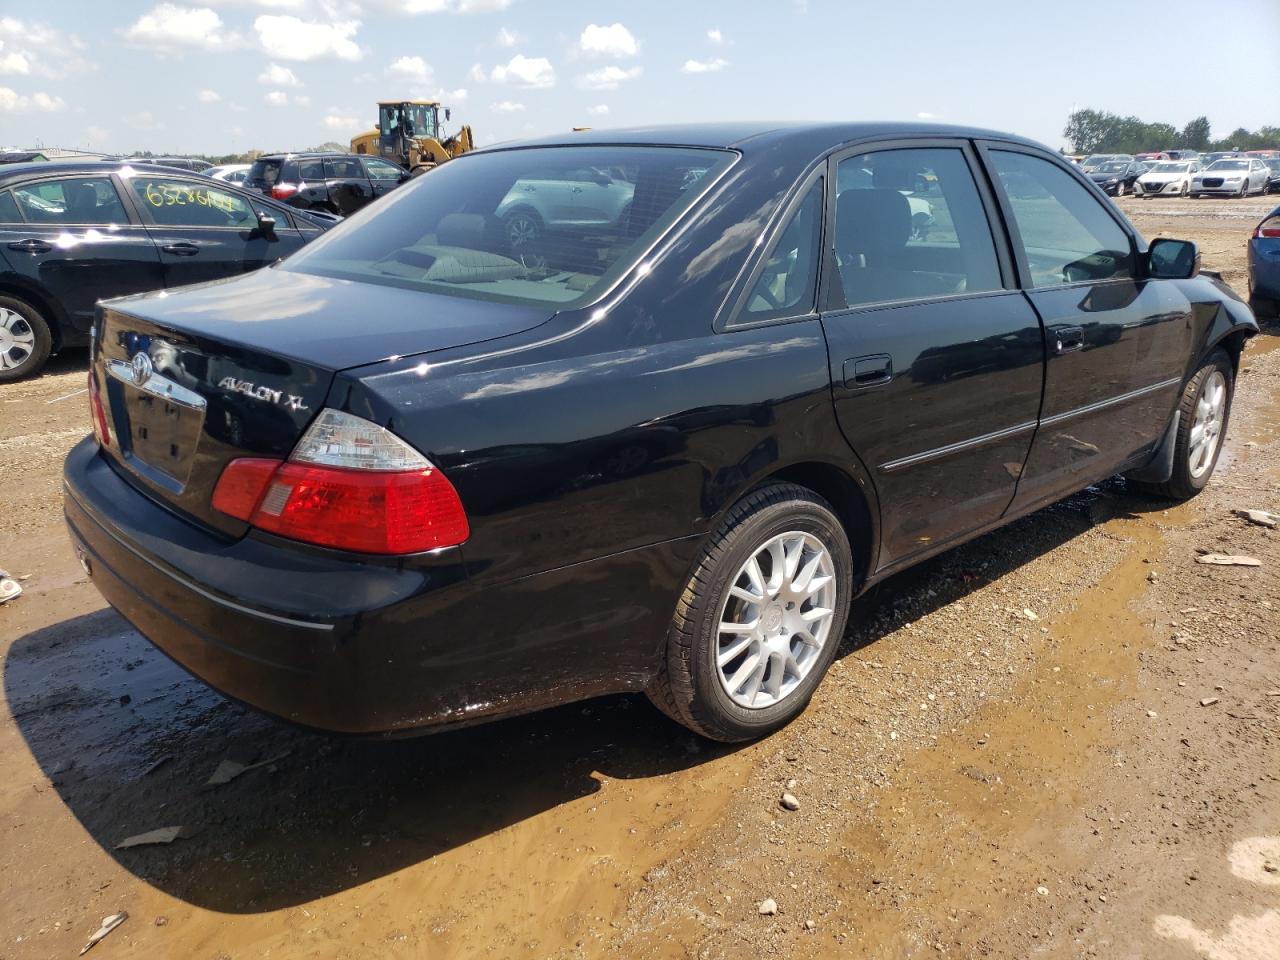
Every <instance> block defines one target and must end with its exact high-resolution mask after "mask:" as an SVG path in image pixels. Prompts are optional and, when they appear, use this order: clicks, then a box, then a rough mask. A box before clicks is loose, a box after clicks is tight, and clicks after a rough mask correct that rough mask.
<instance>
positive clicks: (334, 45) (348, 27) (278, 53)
mask: <svg viewBox="0 0 1280 960" xmlns="http://www.w3.org/2000/svg"><path fill="white" fill-rule="evenodd" d="M253 29H254V30H256V31H257V33H258V42H259V43H260V44H262V48H263V49H264V50H266V51H267V53H268V54H270V55H271V56H273V57H278V58H279V59H281V60H319V59H321V58H323V57H337V58H338V59H340V60H359V59H360V57H361V56H362V55H363V54H362V52H361V50H360V47H359V45H358V44H357V43H356V41H355V36H356V33H357V31H359V29H360V21H359V20H343V21H335V22H333V23H315V22H313V21H310V20H302V19H299V18H298V17H292V16H276V15H271V14H263V15H262V16H260V17H258V19H256V20H254V21H253Z"/></svg>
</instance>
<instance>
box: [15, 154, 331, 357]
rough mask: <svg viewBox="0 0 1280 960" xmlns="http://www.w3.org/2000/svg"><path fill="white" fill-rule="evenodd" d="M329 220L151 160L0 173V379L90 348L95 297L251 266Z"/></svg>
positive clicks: (297, 243)
mask: <svg viewBox="0 0 1280 960" xmlns="http://www.w3.org/2000/svg"><path fill="white" fill-rule="evenodd" d="M336 222H337V218H335V217H331V216H328V215H324V214H309V213H300V212H299V211H296V210H295V211H291V210H290V209H289V208H287V207H285V206H284V205H283V204H280V203H275V202H272V201H270V200H264V199H263V198H262V197H260V196H258V195H257V194H256V193H250V192H248V191H245V190H241V189H239V188H238V187H233V186H231V185H230V184H225V183H219V182H217V181H214V180H210V179H209V178H208V177H203V176H200V175H199V174H194V173H186V172H183V171H180V170H169V169H167V168H159V167H154V166H150V165H146V166H140V165H135V164H131V163H123V162H121V163H113V162H103V161H100V160H91V161H53V162H49V163H26V164H12V165H9V166H4V167H0V381H5V380H16V379H18V378H19V377H24V376H27V375H29V374H32V373H35V372H36V371H37V370H39V369H40V367H41V366H43V365H44V362H45V360H46V359H47V358H48V356H49V354H50V353H51V352H56V351H58V350H61V349H62V348H63V347H70V346H77V345H82V344H85V343H87V342H88V340H89V328H90V327H91V326H92V324H93V313H94V306H95V304H96V303H97V302H98V301H99V300H101V299H103V298H106V297H118V296H121V295H123V294H129V293H138V292H141V291H144V290H158V289H161V288H173V287H177V286H181V285H183V284H187V283H196V282H198V281H201V280H216V279H218V278H220V277H226V276H230V275H232V274H236V273H244V272H245V271H248V270H256V269H257V268H258V267H261V266H264V265H266V264H268V263H273V262H274V261H276V260H279V259H280V258H281V257H285V256H288V255H289V254H290V253H293V252H294V251H295V250H297V249H298V248H300V247H301V246H302V245H303V244H304V243H306V242H307V240H309V239H311V238H312V237H315V236H318V235H319V234H320V232H321V231H323V230H325V229H327V228H328V227H330V226H332V225H333V224H334V223H336Z"/></svg>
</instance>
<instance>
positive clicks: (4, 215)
mask: <svg viewBox="0 0 1280 960" xmlns="http://www.w3.org/2000/svg"><path fill="white" fill-rule="evenodd" d="M21 222H22V214H20V213H19V212H18V204H17V202H16V201H14V199H13V194H11V193H9V191H8V190H6V191H5V192H4V193H0V223H21Z"/></svg>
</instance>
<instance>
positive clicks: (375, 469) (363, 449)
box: [213, 410, 470, 554]
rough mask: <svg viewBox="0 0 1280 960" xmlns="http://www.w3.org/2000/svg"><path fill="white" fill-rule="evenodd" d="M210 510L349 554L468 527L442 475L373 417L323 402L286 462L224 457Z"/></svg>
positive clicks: (439, 538) (411, 547)
mask: <svg viewBox="0 0 1280 960" xmlns="http://www.w3.org/2000/svg"><path fill="white" fill-rule="evenodd" d="M213 506H214V509H216V510H219V511H221V512H222V513H225V514H227V515H228V516H232V517H236V518H237V519H240V520H244V521H245V522H246V523H248V524H250V525H251V526H253V527H256V528H258V529H259V530H264V531H266V532H268V533H274V534H276V535H277V536H281V537H287V538H289V539H291V540H300V541H303V542H304V543H312V544H316V545H318V546H323V547H333V548H335V549H339V550H350V551H353V552H356V553H377V554H406V553H421V552H423V551H425V550H435V549H438V548H440V547H452V546H456V545H458V544H460V543H462V542H463V541H465V540H466V539H467V537H468V536H469V535H470V526H469V523H468V521H467V515H466V511H465V510H463V507H462V502H461V500H459V499H458V493H457V491H456V490H455V489H454V487H453V484H452V483H450V482H449V480H448V478H447V477H445V475H444V474H443V473H441V472H440V470H438V469H437V468H436V467H435V466H434V465H433V464H432V463H431V462H430V461H429V460H427V458H426V457H424V456H422V454H420V453H418V451H417V450H414V449H413V448H412V447H410V446H409V445H408V444H407V443H405V442H404V441H403V440H401V439H400V438H399V437H397V436H395V434H393V433H391V432H390V431H388V430H385V429H383V428H382V427H380V426H378V425H377V424H376V423H371V422H369V421H368V420H363V419H361V418H360V417H355V416H352V415H351V414H348V413H342V412H341V411H338V410H324V411H323V412H322V413H321V414H320V416H319V417H317V418H316V421H315V422H314V423H313V424H312V425H311V427H310V428H309V429H308V430H307V432H306V434H304V435H303V437H302V439H301V440H300V441H299V442H298V446H297V447H296V448H295V449H294V451H293V454H292V456H291V457H290V458H289V460H287V461H281V460H273V459H263V458H256V457H246V458H241V459H237V460H233V461H231V462H230V463H229V464H227V466H226V468H225V469H224V470H223V471H222V475H221V476H220V477H219V478H218V485H217V487H216V488H215V489H214V492H213Z"/></svg>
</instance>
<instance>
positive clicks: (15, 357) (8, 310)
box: [0, 297, 53, 383]
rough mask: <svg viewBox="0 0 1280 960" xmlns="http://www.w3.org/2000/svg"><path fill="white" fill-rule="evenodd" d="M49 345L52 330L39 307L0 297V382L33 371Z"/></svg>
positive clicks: (46, 352)
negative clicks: (37, 308)
mask: <svg viewBox="0 0 1280 960" xmlns="http://www.w3.org/2000/svg"><path fill="white" fill-rule="evenodd" d="M51 349H53V332H52V331H51V330H50V329H49V323H48V321H47V320H45V318H44V317H43V316H41V315H40V311H38V310H36V308H35V307H33V306H31V304H29V303H27V302H26V301H24V300H16V299H14V298H12V297H0V383H8V382H9V381H12V380H20V379H21V378H23V377H28V376H30V375H31V374H33V373H35V372H36V371H37V370H39V369H40V368H41V367H43V366H44V362H45V361H46V360H48V359H49V351H50V350H51Z"/></svg>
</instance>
